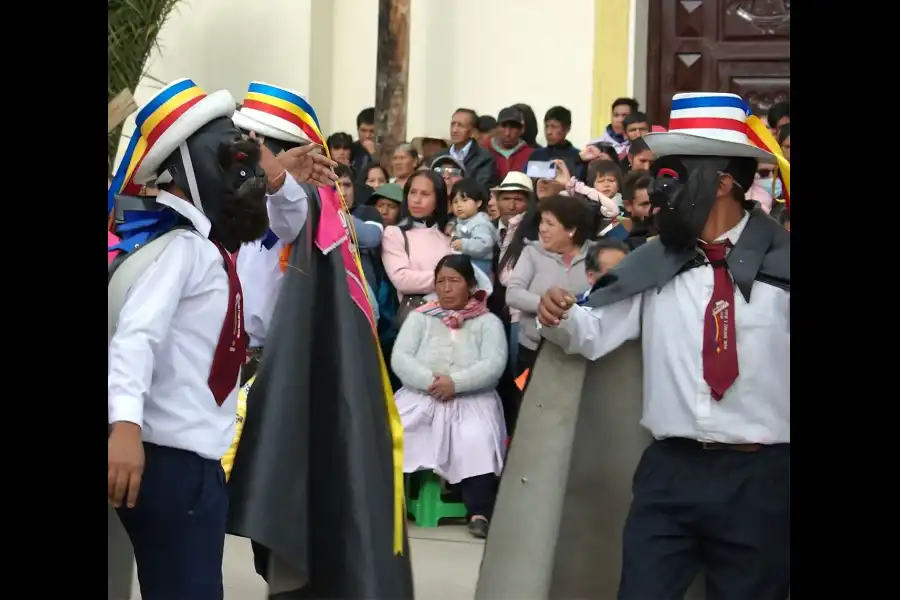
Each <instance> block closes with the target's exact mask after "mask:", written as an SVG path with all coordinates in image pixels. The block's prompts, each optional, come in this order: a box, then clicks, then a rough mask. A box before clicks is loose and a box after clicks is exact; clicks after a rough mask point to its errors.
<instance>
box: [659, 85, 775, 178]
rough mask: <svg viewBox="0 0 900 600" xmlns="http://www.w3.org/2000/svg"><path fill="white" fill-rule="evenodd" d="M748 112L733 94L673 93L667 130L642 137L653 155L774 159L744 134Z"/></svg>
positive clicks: (746, 107)
mask: <svg viewBox="0 0 900 600" xmlns="http://www.w3.org/2000/svg"><path fill="white" fill-rule="evenodd" d="M748 112H749V106H748V105H747V103H746V102H745V101H744V99H743V98H741V97H740V96H738V95H736V94H721V93H711V92H709V93H707V92H690V93H686V94H675V97H674V98H673V99H672V113H671V115H670V117H669V130H668V131H667V132H666V133H648V134H647V135H645V136H644V138H643V139H644V141H645V142H647V145H648V146H649V147H650V150H652V151H653V153H654V154H655V155H656V156H657V157H662V156H669V155H673V154H677V155H682V156H726V157H736V158H740V157H746V158H755V159H757V160H760V161H763V162H770V163H774V162H775V157H774V156H773V155H772V153H771V152H769V151H768V150H766V149H764V148H761V147H759V146H757V145H755V144H754V143H752V141H751V140H750V138H749V137H748V127H747V116H748Z"/></svg>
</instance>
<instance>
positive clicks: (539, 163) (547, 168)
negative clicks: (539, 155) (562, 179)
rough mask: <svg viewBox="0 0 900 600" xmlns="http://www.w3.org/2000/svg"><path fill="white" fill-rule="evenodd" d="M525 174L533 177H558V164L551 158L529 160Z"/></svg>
mask: <svg viewBox="0 0 900 600" xmlns="http://www.w3.org/2000/svg"><path fill="white" fill-rule="evenodd" d="M525 174H526V175H528V176H529V177H531V178H532V179H556V165H554V164H553V163H552V162H550V161H549V160H546V161H545V160H532V161H529V162H528V166H527V167H526V168H525Z"/></svg>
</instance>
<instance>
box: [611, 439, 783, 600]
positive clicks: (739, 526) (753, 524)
mask: <svg viewBox="0 0 900 600" xmlns="http://www.w3.org/2000/svg"><path fill="white" fill-rule="evenodd" d="M632 487H633V492H634V498H633V500H632V504H631V509H630V511H629V514H628V518H627V520H626V522H625V531H624V533H623V537H622V543H623V552H622V579H621V584H620V587H619V600H681V598H682V596H684V593H685V591H686V590H687V588H688V586H689V585H690V584H691V582H692V581H693V580H694V578H695V577H696V576H697V574H698V573H700V572H703V573H704V574H705V578H706V598H707V600H785V599H786V598H787V597H788V593H789V590H790V582H791V447H790V444H779V445H773V446H763V447H762V448H760V449H758V450H757V451H755V452H742V451H737V450H733V449H704V448H703V446H702V445H701V444H699V443H697V442H695V441H692V440H683V439H671V440H662V441H656V442H653V443H652V444H651V445H650V447H649V448H647V450H646V451H645V452H644V455H643V457H642V458H641V462H640V464H639V465H638V468H637V470H636V471H635V474H634V482H633V486H632Z"/></svg>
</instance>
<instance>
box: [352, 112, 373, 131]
mask: <svg viewBox="0 0 900 600" xmlns="http://www.w3.org/2000/svg"><path fill="white" fill-rule="evenodd" d="M374 124H375V108H374V107H369V108H364V109H362V110H361V111H359V114H358V115H356V128H357V129H359V128H360V127H362V126H363V125H374Z"/></svg>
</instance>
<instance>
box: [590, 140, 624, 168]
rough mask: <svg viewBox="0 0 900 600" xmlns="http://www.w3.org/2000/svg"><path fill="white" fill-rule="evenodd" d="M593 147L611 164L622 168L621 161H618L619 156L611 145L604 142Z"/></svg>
mask: <svg viewBox="0 0 900 600" xmlns="http://www.w3.org/2000/svg"><path fill="white" fill-rule="evenodd" d="M594 146H595V147H596V148H597V149H598V150H599V151H600V152H602V153H603V154H605V155H606V156H608V157H609V160H610V161H611V162H614V163H616V164H617V165H619V167H621V166H622V163H621V161H619V154H618V152H616V149H615V148H613V147H612V145H611V144H608V143H606V142H596V143H595V144H594ZM594 160H602V159H594ZM592 162H593V161H592Z"/></svg>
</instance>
